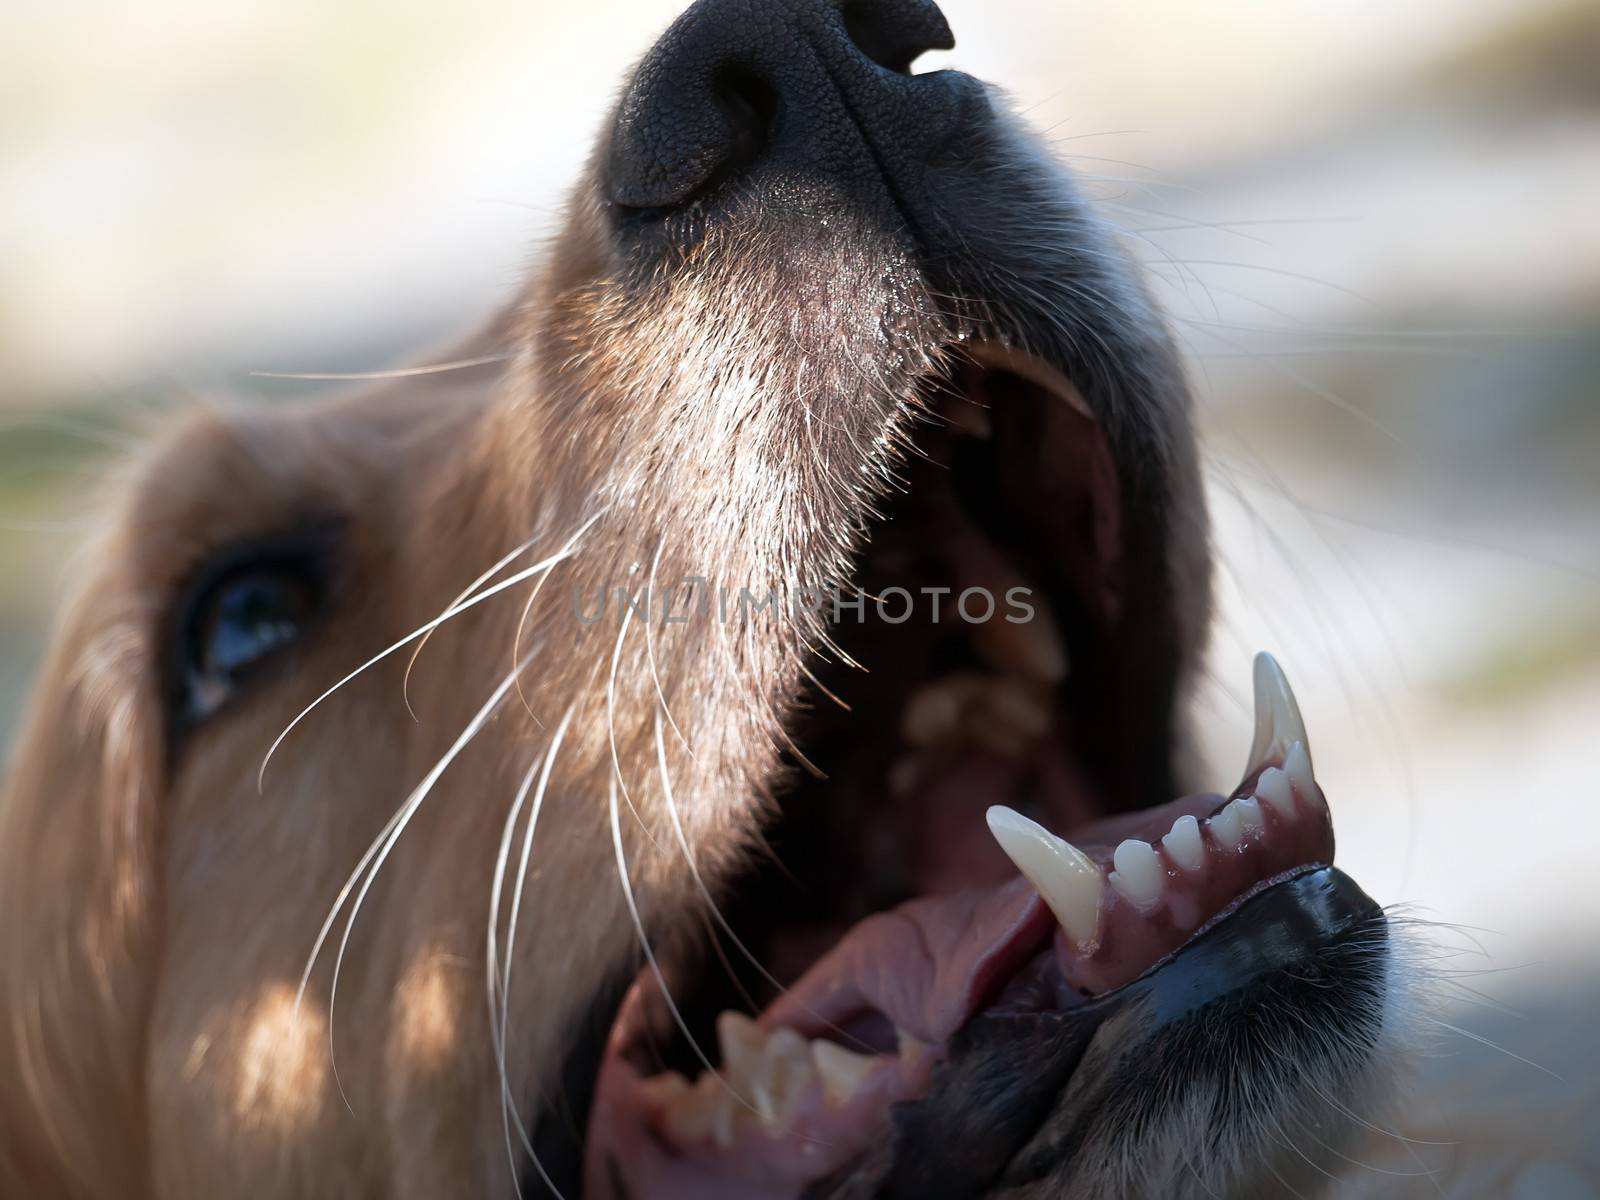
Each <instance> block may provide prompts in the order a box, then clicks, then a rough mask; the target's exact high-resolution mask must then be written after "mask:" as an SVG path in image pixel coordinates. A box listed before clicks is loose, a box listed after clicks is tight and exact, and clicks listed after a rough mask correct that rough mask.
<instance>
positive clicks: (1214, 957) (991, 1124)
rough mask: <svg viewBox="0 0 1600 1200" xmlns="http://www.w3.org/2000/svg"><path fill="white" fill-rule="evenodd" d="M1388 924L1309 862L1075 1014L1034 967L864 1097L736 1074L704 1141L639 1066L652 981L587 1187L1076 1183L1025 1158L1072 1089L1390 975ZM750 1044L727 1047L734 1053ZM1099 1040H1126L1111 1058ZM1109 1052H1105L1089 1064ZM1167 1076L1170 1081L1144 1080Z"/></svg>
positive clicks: (759, 1197)
mask: <svg viewBox="0 0 1600 1200" xmlns="http://www.w3.org/2000/svg"><path fill="white" fill-rule="evenodd" d="M1384 929H1385V926H1384V919H1383V915H1382V912H1381V910H1380V909H1379V908H1378V906H1377V905H1376V904H1375V903H1374V902H1373V901H1372V900H1371V899H1369V898H1368V897H1367V896H1366V895H1365V893H1363V892H1362V891H1361V889H1360V888H1359V887H1358V886H1357V885H1356V884H1355V883H1354V882H1353V881H1352V880H1351V879H1350V878H1349V877H1348V876H1347V875H1345V874H1344V873H1343V872H1341V871H1339V870H1338V869H1336V868H1333V867H1328V866H1322V867H1306V868H1303V869H1301V870H1299V871H1296V872H1291V873H1289V874H1288V875H1287V876H1286V877H1285V878H1282V879H1279V880H1277V881H1275V882H1272V883H1270V884H1267V885H1265V886H1262V887H1259V888H1257V889H1256V890H1255V891H1254V892H1253V893H1252V894H1251V895H1249V896H1248V897H1246V898H1244V899H1242V900H1240V901H1238V902H1236V903H1235V904H1233V905H1231V906H1230V907H1229V909H1228V911H1227V912H1226V913H1225V914H1222V915H1219V917H1218V918H1217V919H1215V920H1214V921H1212V922H1211V923H1209V924H1208V925H1207V926H1206V927H1205V928H1204V929H1202V930H1201V931H1200V932H1198V933H1197V934H1195V935H1194V936H1193V937H1191V938H1190V939H1189V940H1188V941H1187V942H1185V943H1184V945H1183V946H1182V947H1181V948H1180V949H1178V950H1177V951H1176V952H1175V953H1173V954H1171V955H1169V956H1168V957H1166V958H1165V959H1164V960H1163V961H1162V962H1161V963H1159V964H1157V965H1155V966H1153V967H1152V968H1150V969H1149V970H1147V971H1145V972H1144V973H1142V974H1140V975H1139V976H1138V977H1137V978H1135V979H1133V980H1131V981H1129V982H1127V983H1124V984H1123V985H1121V986H1120V987H1117V988H1115V989H1113V990H1111V991H1108V992H1105V993H1103V994H1100V995H1097V996H1094V997H1090V998H1079V999H1078V1000H1077V1001H1076V1002H1074V1003H1068V1004H1065V1005H1063V1004H1062V1003H1060V995H1061V992H1060V989H1059V987H1058V986H1050V984H1051V983H1052V981H1050V980H1049V975H1050V971H1049V968H1048V964H1047V963H1044V962H1035V963H1033V964H1030V965H1029V967H1028V968H1026V969H1024V970H1023V971H1021V972H1019V973H1018V974H1017V975H1016V976H1014V977H1013V978H1012V979H1011V980H1010V981H1009V983H1008V985H1007V986H1006V987H1005V988H1004V989H1003V990H1002V991H1001V993H1000V994H999V995H998V996H997V997H995V998H994V999H993V1001H992V1002H991V1003H988V1004H987V1005H985V1006H984V1007H981V1008H980V1009H978V1010H977V1011H975V1012H974V1013H973V1014H972V1015H971V1016H970V1017H968V1018H967V1019H965V1020H964V1021H963V1022H962V1023H961V1025H960V1026H959V1027H958V1028H957V1029H956V1030H954V1031H953V1032H952V1033H951V1035H950V1036H949V1037H948V1038H946V1039H945V1040H944V1041H943V1042H942V1043H940V1044H939V1045H937V1046H929V1047H923V1048H922V1049H921V1050H920V1051H919V1052H918V1053H917V1054H916V1055H914V1056H913V1055H910V1054H907V1055H900V1056H897V1058H896V1061H895V1063H894V1065H893V1066H892V1067H890V1066H881V1067H880V1068H879V1069H878V1070H877V1071H876V1072H875V1074H874V1075H873V1076H871V1077H869V1078H868V1079H867V1080H866V1081H865V1082H864V1083H860V1084H858V1085H857V1088H856V1090H855V1091H854V1093H853V1094H852V1095H851V1096H850V1097H849V1098H848V1099H845V1100H840V1099H838V1098H837V1097H831V1096H829V1095H828V1094H827V1093H826V1090H825V1089H823V1088H820V1087H819V1088H817V1089H815V1090H814V1092H806V1093H804V1094H795V1095H789V1096H785V1095H784V1094H783V1093H782V1091H781V1089H778V1090H774V1088H772V1087H771V1086H766V1087H763V1086H762V1084H761V1083H760V1082H759V1081H757V1080H754V1079H752V1078H751V1077H750V1076H749V1074H748V1073H745V1074H741V1072H740V1070H739V1069H738V1068H737V1067H733V1068H730V1067H729V1066H728V1065H727V1064H724V1071H723V1074H722V1075H712V1074H711V1073H710V1072H708V1073H707V1075H706V1078H710V1079H716V1080H718V1081H719V1083H718V1084H717V1086H718V1087H719V1089H723V1088H725V1089H726V1090H725V1091H724V1092H722V1093H721V1094H726V1095H730V1096H732V1095H738V1096H739V1100H740V1103H737V1104H733V1105H730V1106H728V1107H727V1110H726V1111H727V1113H728V1117H727V1119H726V1120H725V1121H724V1122H723V1123H722V1124H720V1125H716V1124H713V1125H712V1126H711V1127H709V1128H707V1129H706V1130H705V1132H704V1133H703V1134H702V1135H700V1136H695V1133H696V1131H695V1130H692V1129H689V1128H687V1127H686V1126H685V1124H684V1122H683V1121H682V1120H681V1119H679V1120H677V1121H676V1123H675V1118H674V1117H673V1115H672V1112H671V1108H672V1104H673V1102H674V1099H675V1093H674V1091H673V1089H670V1088H668V1087H665V1086H663V1085H662V1083H661V1077H656V1078H653V1079H652V1078H645V1077H643V1076H642V1074H641V1072H640V1070H639V1068H638V1067H637V1065H636V1062H637V1058H638V1046H637V1045H635V1044H632V1043H633V1040H634V1038H635V1037H636V1034H635V1033H633V1032H632V1031H631V1030H630V1024H631V1021H632V1019H634V1018H636V1017H637V1013H638V1007H639V1006H640V1005H643V1004H646V1003H647V1002H648V1000H647V995H646V993H647V992H648V991H649V989H650V988H651V987H653V986H654V980H653V979H650V978H648V977H641V980H640V981H639V983H638V984H636V986H635V989H634V991H633V993H631V994H630V997H629V1000H628V1001H627V1002H625V1005H624V1014H623V1018H622V1019H621V1020H620V1021H619V1022H618V1026H617V1031H616V1033H615V1034H614V1037H613V1041H612V1044H611V1045H610V1046H609V1047H608V1049H607V1053H606V1055H605V1058H604V1060H603V1063H602V1067H601V1071H600V1076H599V1082H598V1089H597V1097H596V1102H595V1106H594V1109H593V1112H592V1114H591V1118H590V1122H589V1133H588V1140H587V1146H586V1154H585V1169H584V1175H585V1181H584V1193H583V1194H584V1195H585V1196H588V1197H591V1198H596V1197H600V1198H607V1197H609V1198H613V1200H622V1198H624V1197H632V1198H643V1197H649V1198H651V1200H717V1198H719V1197H726V1198H728V1200H733V1198H735V1197H737V1198H740V1200H764V1198H773V1200H776V1198H779V1197H785V1198H787V1197H793V1198H799V1197H801V1196H826V1195H830V1194H834V1191H835V1188H840V1189H841V1194H844V1193H848V1194H852V1195H853V1194H858V1193H857V1190H856V1189H855V1188H854V1187H851V1188H844V1186H843V1181H844V1180H845V1179H847V1178H849V1177H852V1176H855V1177H856V1183H857V1184H859V1182H860V1177H861V1176H862V1175H863V1173H865V1174H867V1175H870V1176H871V1177H872V1179H873V1187H872V1189H871V1191H870V1193H868V1192H861V1193H859V1194H892V1195H917V1196H940V1195H949V1196H956V1195H961V1196H977V1195H982V1194H985V1193H986V1192H987V1191H989V1190H1002V1189H1003V1188H1005V1187H1009V1186H1013V1185H1015V1184H1018V1183H1022V1182H1027V1181H1028V1180H1029V1179H1030V1178H1036V1177H1037V1176H1038V1174H1039V1173H1040V1172H1041V1171H1045V1172H1046V1173H1047V1174H1048V1173H1049V1172H1050V1171H1059V1172H1060V1173H1062V1174H1063V1175H1066V1174H1067V1173H1069V1172H1070V1171H1071V1169H1072V1164H1071V1163H1070V1162H1065V1161H1063V1162H1057V1163H1054V1164H1043V1165H1042V1164H1041V1162H1040V1160H1039V1159H1038V1158H1037V1156H1033V1157H1031V1158H1030V1157H1029V1156H1027V1155H1021V1152H1022V1150H1023V1149H1024V1147H1026V1146H1027V1144H1028V1143H1029V1141H1030V1140H1031V1139H1032V1136H1033V1132H1034V1131H1035V1130H1036V1129H1037V1128H1039V1127H1040V1126H1041V1125H1042V1124H1044V1122H1045V1121H1046V1120H1047V1119H1048V1118H1049V1117H1050V1115H1051V1113H1052V1112H1053V1111H1055V1110H1056V1109H1057V1107H1058V1105H1060V1104H1061V1101H1062V1098H1063V1096H1065V1095H1066V1094H1067V1093H1068V1092H1069V1090H1072V1089H1078V1090H1082V1091H1092V1090H1093V1089H1094V1088H1095V1087H1096V1086H1098V1085H1100V1084H1102V1083H1104V1080H1103V1079H1102V1080H1096V1079H1086V1078H1084V1077H1083V1076H1084V1075H1085V1074H1086V1073H1088V1074H1100V1075H1105V1074H1109V1073H1111V1069H1110V1068H1108V1067H1107V1066H1106V1065H1105V1064H1106V1063H1107V1062H1108V1061H1111V1062H1116V1061H1120V1062H1123V1063H1126V1062H1127V1061H1129V1060H1136V1061H1138V1060H1142V1061H1144V1062H1146V1063H1148V1064H1161V1070H1162V1071H1166V1072H1170V1071H1172V1070H1174V1069H1178V1068H1179V1067H1180V1065H1181V1055H1176V1056H1175V1055H1173V1054H1171V1053H1164V1049H1163V1043H1164V1042H1174V1041H1178V1042H1184V1044H1185V1045H1187V1044H1188V1043H1187V1041H1185V1039H1182V1038H1179V1037H1178V1035H1177V1031H1178V1030H1179V1029H1180V1028H1185V1027H1187V1028H1189V1029H1193V1028H1194V1027H1195V1023H1196V1022H1201V1023H1203V1026H1204V1027H1205V1028H1208V1029H1212V1030H1214V1031H1216V1030H1219V1029H1225V1028H1226V1027H1227V1026H1228V1025H1230V1024H1232V1023H1234V1022H1236V1021H1238V1020H1239V1019H1240V1014H1242V1013H1243V1012H1244V1011H1246V1010H1249V1009H1256V1008H1259V1006H1260V1004H1261V1003H1262V1002H1263V1001H1265V999H1266V998H1267V997H1268V996H1271V997H1272V999H1273V1001H1274V1002H1279V1003H1281V1002H1282V1001H1283V1000H1284V990H1285V989H1286V988H1287V989H1289V990H1293V989H1294V988H1296V987H1303V988H1309V989H1313V990H1315V989H1318V988H1323V989H1324V990H1325V987H1326V985H1325V981H1319V980H1318V979H1317V978H1316V975H1317V972H1318V971H1319V970H1322V969H1325V968H1326V964H1327V961H1328V956H1329V955H1330V954H1331V953H1334V952H1336V951H1337V950H1338V949H1339V948H1340V947H1343V946H1348V945H1350V944H1352V943H1355V942H1357V941H1359V943H1360V946H1359V949H1360V954H1361V959H1360V961H1362V962H1364V963H1371V964H1378V963H1379V962H1380V961H1381V955H1378V954H1376V953H1374V951H1375V950H1376V949H1377V948H1378V945H1379V943H1380V942H1381V941H1383V940H1384V938H1385V936H1386V935H1385V934H1384ZM1043 957H1044V956H1041V958H1043ZM1372 969H1373V970H1375V971H1379V970H1381V968H1380V967H1378V966H1377V965H1374V966H1373V968H1372ZM1054 982H1057V983H1058V982H1059V981H1054ZM1380 984H1381V979H1374V980H1372V981H1369V983H1368V986H1369V987H1372V988H1376V987H1378V986H1379V985H1380ZM1317 999H1318V1000H1319V1001H1322V1000H1325V999H1326V997H1325V996H1323V995H1319V996H1318V997H1317ZM624 1031H628V1032H624ZM745 1036H746V1035H745V1034H744V1033H743V1032H734V1033H731V1034H729V1035H728V1037H727V1039H725V1040H729V1041H730V1042H731V1046H732V1049H733V1053H734V1057H735V1058H737V1056H738V1054H739V1053H740V1047H741V1042H740V1039H741V1038H742V1037H745ZM1097 1037H1099V1038H1101V1039H1102V1040H1104V1039H1107V1038H1109V1039H1111V1041H1112V1042H1113V1043H1114V1044H1113V1045H1112V1046H1110V1047H1101V1046H1099V1044H1098V1043H1097V1042H1096V1039H1097ZM1188 1041H1192V1038H1190V1039H1188ZM1092 1044H1094V1045H1096V1046H1097V1050H1096V1054H1095V1055H1094V1056H1086V1052H1087V1051H1088V1049H1089V1047H1090V1046H1091V1045H1092ZM727 1049H728V1047H725V1054H726V1051H727ZM1089 1057H1092V1058H1094V1060H1095V1066H1094V1067H1093V1068H1091V1067H1090V1066H1088V1065H1086V1064H1087V1062H1088V1059H1089ZM1152 1073H1154V1074H1160V1073H1161V1071H1152V1070H1147V1071H1146V1072H1145V1074H1147V1075H1149V1074H1152ZM1169 1083H1170V1081H1169ZM780 1101H781V1102H783V1103H784V1104H785V1105H786V1107H785V1109H784V1116H785V1123H784V1125H783V1127H782V1128H776V1127H774V1125H773V1124H772V1123H770V1122H768V1121H767V1120H765V1119H764V1117H763V1111H764V1110H765V1109H767V1108H768V1107H769V1106H770V1105H771V1104H773V1103H774V1102H780ZM746 1106H747V1107H746ZM1019 1155H1021V1159H1019ZM1014 1160H1016V1161H1014ZM1019 1162H1023V1163H1025V1165H1019ZM1008 1172H1009V1176H1008Z"/></svg>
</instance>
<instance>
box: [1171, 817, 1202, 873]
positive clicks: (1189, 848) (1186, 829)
mask: <svg viewBox="0 0 1600 1200" xmlns="http://www.w3.org/2000/svg"><path fill="white" fill-rule="evenodd" d="M1161 845H1162V846H1163V847H1164V848H1165V849H1166V852H1167V855H1168V857H1170V858H1171V859H1172V861H1173V862H1175V863H1177V864H1178V865H1179V866H1180V867H1182V868H1183V869H1184V870H1185V871H1198V870H1199V869H1200V868H1201V867H1203V866H1205V865H1206V845H1205V843H1204V842H1203V841H1201V840H1200V822H1199V821H1197V820H1195V819H1194V818H1193V817H1190V816H1182V817H1179V818H1178V819H1177V820H1176V821H1174V822H1173V823H1172V832H1171V833H1169V834H1167V836H1166V837H1164V838H1162V839H1161Z"/></svg>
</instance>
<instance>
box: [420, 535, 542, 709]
mask: <svg viewBox="0 0 1600 1200" xmlns="http://www.w3.org/2000/svg"><path fill="white" fill-rule="evenodd" d="M538 540H539V536H538V535H537V534H535V535H534V536H533V537H531V538H529V539H528V540H527V541H525V542H523V543H522V545H520V546H518V547H516V548H515V549H514V550H511V551H509V552H508V553H507V554H506V555H505V557H503V558H502V559H501V560H500V561H499V562H497V563H495V564H494V566H492V567H490V568H489V569H488V570H487V571H485V572H484V573H483V574H482V575H479V576H478V577H477V578H476V579H474V580H473V581H472V582H471V583H469V584H467V586H466V587H464V588H462V589H461V592H460V594H459V595H457V596H456V598H455V599H454V600H452V601H450V603H449V604H447V605H445V609H444V610H445V612H449V611H450V610H451V609H453V608H455V607H456V606H457V605H458V604H460V603H461V602H462V601H463V600H465V599H466V598H467V597H468V596H470V595H472V593H473V592H475V591H477V590H478V589H479V588H480V587H482V586H483V585H484V584H486V583H488V582H489V580H491V579H493V578H494V577H495V576H496V575H498V574H500V572H501V571H503V570H505V569H506V568H507V567H509V566H510V565H511V564H512V562H514V561H515V560H516V559H517V558H519V557H520V556H521V555H523V554H525V553H526V552H527V551H528V549H529V548H530V547H532V545H533V544H534V543H535V542H536V541H538ZM432 636H433V630H431V629H430V630H428V632H427V633H426V634H424V635H423V637H422V640H421V641H420V642H418V643H417V648H416V649H415V650H413V651H412V652H411V659H410V661H409V662H407V663H406V673H405V677H404V678H403V679H401V681H400V698H401V699H402V700H403V701H405V706H406V711H407V712H408V713H410V714H411V719H412V720H413V721H415V720H417V719H418V718H417V710H416V709H414V708H412V707H411V672H412V669H413V668H415V667H416V665H417V659H418V658H420V657H421V656H422V648H423V647H424V646H426V645H427V644H428V639H429V638H431V637H432Z"/></svg>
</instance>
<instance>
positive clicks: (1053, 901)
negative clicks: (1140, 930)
mask: <svg viewBox="0 0 1600 1200" xmlns="http://www.w3.org/2000/svg"><path fill="white" fill-rule="evenodd" d="M986 816H987V818H988V822H989V832H990V833H992V834H994V840H995V841H997V842H999V843H1000V849H1002V850H1004V851H1005V852H1006V856H1007V857H1008V858H1010V859H1011V861H1012V862H1013V863H1015V864H1016V867H1017V870H1019V871H1021V872H1022V873H1023V874H1024V875H1026V876H1027V878H1028V882H1029V883H1031V884H1033V886H1034V888H1035V889H1037V891H1038V893H1039V895H1040V896H1042V897H1043V898H1044V902H1045V903H1046V904H1048V905H1049V906H1050V911H1051V912H1053V913H1054V914H1055V918H1056V921H1057V922H1059V923H1060V925H1061V928H1062V929H1064V930H1065V931H1066V933H1067V936H1068V937H1070V938H1071V939H1072V940H1073V941H1074V942H1076V943H1077V944H1078V947H1079V949H1087V948H1088V947H1090V946H1091V945H1093V944H1094V941H1095V938H1096V936H1097V935H1098V934H1099V932H1100V900H1101V897H1102V895H1103V894H1104V892H1105V876H1104V875H1102V874H1101V873H1100V868H1099V867H1097V866H1095V864H1094V861H1093V860H1092V859H1091V858H1090V857H1089V856H1088V855H1087V854H1085V853H1084V852H1083V851H1082V850H1079V849H1078V848H1077V847H1076V846H1074V845H1073V844H1072V843H1071V842H1069V841H1066V840H1065V839H1064V838H1058V837H1057V836H1056V835H1055V834H1053V833H1051V832H1050V831H1049V830H1048V829H1046V828H1045V827H1044V826H1043V825H1040V824H1039V823H1038V822H1037V821H1030V820H1029V819H1028V818H1027V817H1025V816H1023V815H1022V814H1021V813H1019V812H1016V811H1015V810H1013V809H1009V808H1007V807H1005V806H1004V805H1003V804H996V805H995V806H993V807H992V808H990V809H989V811H988V813H987V814H986Z"/></svg>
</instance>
